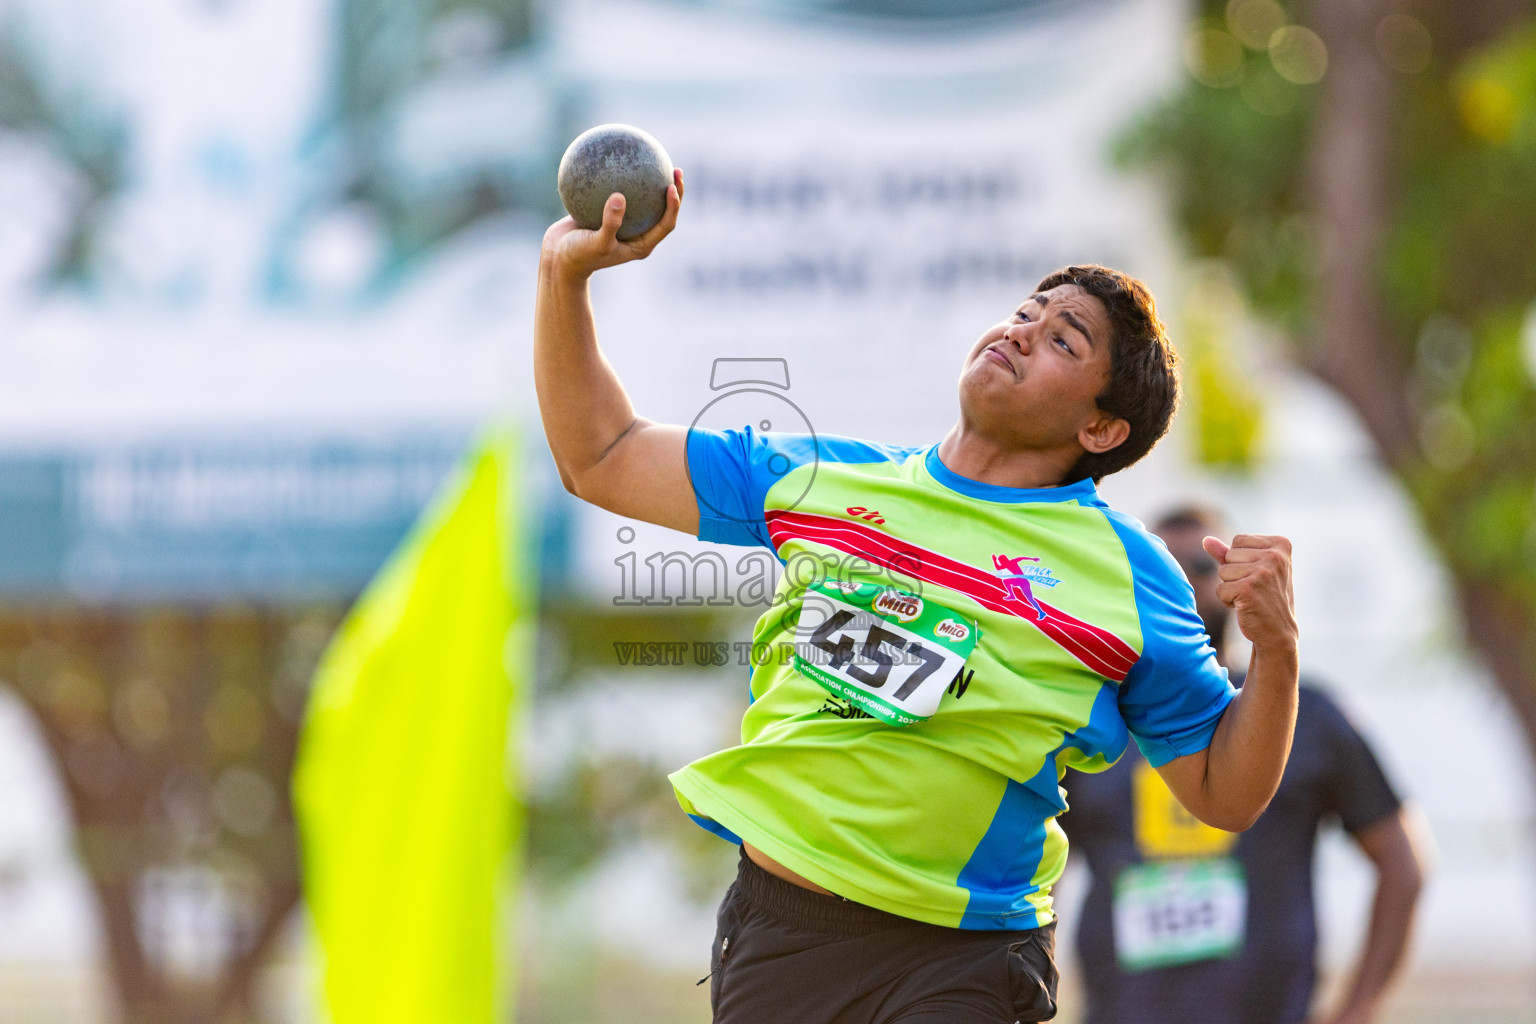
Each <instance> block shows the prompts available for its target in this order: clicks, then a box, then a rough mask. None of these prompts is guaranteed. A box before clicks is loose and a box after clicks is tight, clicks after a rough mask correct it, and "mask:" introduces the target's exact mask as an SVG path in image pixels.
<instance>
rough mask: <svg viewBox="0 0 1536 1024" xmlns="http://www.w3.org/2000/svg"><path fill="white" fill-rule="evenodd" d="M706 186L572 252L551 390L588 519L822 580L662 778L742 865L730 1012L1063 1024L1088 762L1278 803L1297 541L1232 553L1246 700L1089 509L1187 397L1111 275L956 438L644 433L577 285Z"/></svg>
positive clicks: (1043, 327) (540, 370) (1151, 546)
mask: <svg viewBox="0 0 1536 1024" xmlns="http://www.w3.org/2000/svg"><path fill="white" fill-rule="evenodd" d="M682 184H683V183H682V174H681V172H677V173H676V174H675V177H674V183H673V187H672V188H671V189H669V190H668V194H667V210H666V215H665V216H664V217H663V219H662V221H661V222H660V223H659V224H657V225H656V227H655V228H653V229H652V230H651V231H649V232H647V233H646V234H645V235H642V236H641V237H639V238H636V239H634V240H632V241H631V242H627V243H626V242H620V241H618V239H617V237H616V231H617V229H618V224H619V221H620V219H621V216H622V199H620V198H619V197H615V199H614V200H611V201H610V206H609V207H608V208H607V210H606V212H605V215H604V219H603V224H602V227H601V228H600V229H598V230H596V231H584V230H581V229H579V228H577V227H576V226H575V225H574V224H573V223H572V222H571V221H570V220H569V219H567V220H563V221H561V222H559V223H557V224H555V225H554V226H553V227H551V228H550V229H549V231H548V233H547V234H546V235H545V238H544V249H543V256H542V259H541V261H540V270H539V292H538V306H537V313H536V323H535V337H534V375H535V382H536V385H537V390H538V396H539V405H540V410H541V412H542V415H543V420H544V427H545V431H546V434H547V436H548V440H549V446H550V450H551V452H552V453H553V454H554V458H555V462H556V465H557V466H558V467H559V471H560V475H561V479H562V480H563V481H564V483H565V485H566V487H567V488H568V489H569V490H571V491H572V492H573V493H575V494H576V495H578V496H580V497H581V498H583V499H585V500H587V501H590V502H592V503H593V504H596V505H599V506H601V507H603V508H606V509H609V510H611V511H613V512H616V513H619V514H620V515H625V516H629V517H632V518H636V519H641V520H645V521H648V522H652V523H658V524H660V525H663V526H668V527H671V528H674V529H678V530H684V531H687V532H689V533H692V534H695V535H697V536H698V537H700V538H701V539H704V540H708V541H714V542H718V543H724V544H741V545H761V546H765V547H768V548H770V549H771V550H773V551H774V552H775V553H776V554H777V555H778V557H779V558H780V559H781V560H784V561H785V562H786V563H790V562H794V561H797V560H805V559H810V560H812V561H811V563H810V564H814V565H820V566H826V567H829V568H827V570H826V572H825V573H824V575H823V576H822V577H820V578H814V574H812V576H813V578H809V579H808V578H806V574H805V573H800V572H797V573H790V572H785V573H784V575H783V578H782V580H781V582H780V584H779V589H778V593H777V594H776V595H775V598H774V604H773V606H772V607H770V609H769V611H768V612H767V613H766V614H765V615H764V616H763V618H762V619H761V620H760V621H759V623H758V626H757V629H756V631H755V633H754V640H756V641H759V642H760V643H763V644H766V645H767V647H768V649H771V650H773V651H775V652H779V651H781V650H782V651H784V652H786V653H791V654H792V655H793V656H792V657H783V658H781V657H778V656H777V653H776V654H775V656H774V657H772V658H771V660H770V661H769V662H768V663H765V664H759V665H757V666H756V667H755V668H754V670H753V673H752V676H751V686H752V695H753V702H752V704H751V706H750V708H749V709H748V711H747V712H746V715H745V717H744V718H743V721H742V734H741V744H740V745H739V746H735V747H731V748H728V749H726V750H722V751H719V752H718V753H715V754H712V755H710V756H708V757H705V758H701V759H700V760H698V761H696V762H694V763H693V764H691V765H688V766H687V767H685V768H683V769H681V770H679V771H678V772H676V773H674V774H673V775H672V776H671V779H672V782H673V785H674V788H675V789H676V792H677V796H678V801H679V803H680V804H681V805H682V807H683V810H684V811H686V812H687V813H688V814H689V815H690V816H691V817H692V818H693V819H694V820H695V821H696V822H698V823H699V824H700V825H702V826H703V827H705V828H706V829H709V830H710V831H712V832H715V833H716V834H718V835H720V836H721V837H722V838H725V839H728V840H731V841H733V842H736V843H739V844H741V846H742V859H741V865H740V869H739V874H738V877H737V881H736V883H735V884H734V885H733V886H732V887H731V889H730V891H729V892H728V893H727V895H726V899H725V901H724V903H723V904H722V905H721V908H720V913H719V919H718V923H719V928H718V931H717V934H716V936H715V942H714V946H713V949H712V951H711V958H710V996H711V1005H712V1008H713V1010H714V1015H715V1017H714V1019H715V1020H716V1021H717V1022H718V1024H745V1022H749V1021H750V1022H752V1024H765V1022H774V1021H786V1022H789V1021H793V1022H796V1024H898V1022H899V1024H995V1022H999V1021H1002V1022H1008V1021H1037V1020H1048V1019H1050V1018H1051V1017H1052V1016H1054V1014H1055V1011H1056V970H1055V966H1054V962H1053V950H1054V937H1053V936H1054V926H1055V915H1054V913H1053V911H1052V905H1051V886H1052V885H1053V884H1054V883H1055V881H1056V879H1057V878H1058V877H1059V876H1060V874H1061V870H1062V867H1063V864H1064V862H1065V855H1066V839H1065V836H1064V835H1063V833H1062V831H1061V829H1060V827H1059V825H1058V823H1057V821H1056V819H1057V817H1058V816H1059V815H1060V814H1061V813H1062V812H1063V811H1064V810H1065V809H1066V805H1065V801H1064V799H1063V795H1062V790H1061V789H1060V787H1059V785H1058V781H1059V779H1060V777H1061V775H1062V773H1063V772H1064V771H1065V769H1066V768H1067V767H1076V768H1080V769H1082V770H1086V771H1097V770H1102V769H1103V768H1104V767H1106V766H1107V765H1108V764H1109V763H1112V762H1113V761H1115V760H1116V759H1118V758H1119V757H1120V756H1121V754H1122V753H1123V752H1124V750H1125V748H1126V745H1127V743H1128V742H1130V741H1131V740H1132V739H1134V741H1135V742H1136V743H1137V744H1138V745H1139V746H1140V747H1141V750H1142V752H1143V753H1144V754H1145V755H1146V756H1147V759H1148V760H1149V761H1150V762H1151V763H1152V764H1153V765H1154V766H1155V767H1156V768H1157V769H1158V770H1159V771H1160V772H1161V773H1162V775H1163V777H1164V778H1165V779H1166V780H1167V782H1168V785H1169V787H1170V789H1171V790H1172V791H1173V792H1174V794H1175V795H1176V796H1177V797H1178V799H1179V801H1180V802H1181V803H1183V804H1184V806H1185V807H1186V808H1188V809H1189V811H1190V812H1191V813H1193V814H1194V815H1195V816H1197V817H1199V818H1200V819H1201V820H1203V821H1205V822H1207V823H1208V824H1211V825H1215V826H1217V827H1219V828H1226V829H1232V830H1238V829H1243V828H1246V827H1247V826H1248V825H1249V824H1251V823H1252V822H1253V821H1254V819H1255V818H1256V817H1257V816H1258V815H1259V813H1260V812H1261V811H1262V810H1263V809H1264V807H1265V805H1266V804H1267V803H1268V801H1269V799H1270V798H1271V796H1272V795H1273V794H1274V791H1275V787H1276V785H1277V784H1278V781H1279V779H1280V776H1281V773H1282V770H1283V768H1284V765H1285V760H1286V756H1287V752H1288V750H1289V745H1290V740H1291V731H1292V728H1293V725H1294V722H1295V715H1296V674H1297V669H1296V666H1297V636H1296V624H1295V617H1294V614H1293V611H1292V599H1291V582H1290V547H1289V544H1288V543H1287V542H1286V541H1285V540H1284V539H1283V538H1278V537H1258V536H1248V535H1240V536H1238V537H1235V538H1233V541H1232V544H1231V546H1230V547H1228V546H1227V545H1226V544H1223V543H1222V542H1220V541H1218V540H1216V539H1215V538H1212V539H1211V540H1210V541H1209V542H1208V544H1209V546H1210V551H1211V554H1212V555H1213V557H1216V558H1217V560H1218V561H1219V562H1220V563H1221V568H1220V573H1221V577H1222V580H1223V582H1222V588H1223V589H1222V594H1221V596H1222V599H1223V600H1225V601H1227V602H1228V603H1229V604H1230V605H1232V607H1234V608H1235V609H1236V612H1237V618H1238V623H1239V626H1240V627H1241V629H1242V630H1243V632H1244V633H1245V634H1246V635H1247V636H1248V637H1249V639H1251V640H1252V641H1253V663H1252V668H1251V670H1250V672H1249V675H1248V679H1247V683H1246V684H1245V686H1244V688H1243V691H1242V693H1241V695H1239V694H1237V693H1236V691H1235V690H1234V689H1233V688H1232V686H1231V685H1230V683H1229V682H1228V681H1227V677H1226V672H1225V670H1224V669H1222V668H1220V666H1219V665H1218V664H1217V662H1216V659H1215V656H1214V653H1213V652H1212V650H1211V649H1210V646H1209V644H1208V643H1207V637H1206V635H1205V632H1204V628H1203V626H1202V624H1201V620H1200V618H1199V616H1198V615H1197V613H1196V610H1195V606H1194V599H1193V594H1192V592H1191V590H1190V586H1189V583H1188V581H1187V580H1186V579H1185V577H1184V576H1183V573H1182V571H1181V570H1180V569H1179V568H1178V565H1177V563H1175V562H1174V561H1173V559H1172V558H1171V557H1170V556H1169V554H1168V552H1167V550H1166V549H1165V548H1164V547H1163V546H1162V543H1161V542H1160V541H1158V540H1157V539H1155V538H1154V537H1152V536H1151V535H1150V534H1148V533H1147V532H1146V530H1145V529H1144V528H1143V527H1142V526H1141V524H1140V523H1138V522H1137V521H1136V520H1134V519H1132V518H1130V517H1129V516H1125V515H1123V514H1122V513H1119V512H1117V511H1115V510H1114V509H1111V508H1110V507H1109V506H1108V505H1106V504H1105V503H1104V501H1103V500H1102V499H1101V498H1100V497H1099V495H1098V492H1097V489H1096V486H1095V484H1096V481H1097V480H1099V479H1100V478H1101V477H1103V476H1106V475H1108V474H1110V473H1114V472H1116V471H1118V470H1120V469H1123V468H1125V467H1126V466H1129V465H1131V464H1132V463H1134V462H1136V461H1137V460H1139V459H1140V458H1141V457H1142V456H1144V455H1145V454H1146V453H1147V452H1148V451H1150V450H1151V448H1152V447H1153V446H1154V445H1155V444H1156V443H1157V441H1158V440H1159V439H1160V438H1161V437H1162V436H1163V434H1164V433H1165V432H1166V430H1167V428H1168V423H1169V421H1170V420H1171V418H1172V415H1173V411H1174V408H1175V405H1176V403H1177V396H1178V378H1177V367H1176V358H1175V356H1174V354H1173V350H1172V347H1171V345H1170V344H1169V342H1168V340H1167V336H1166V333H1165V332H1164V329H1163V326H1162V324H1161V322H1160V321H1159V320H1158V318H1157V315H1156V309H1155V306H1154V304H1153V301H1152V297H1151V295H1150V293H1148V292H1147V290H1146V288H1145V286H1143V285H1142V284H1141V283H1140V282H1138V281H1136V280H1134V279H1133V278H1130V277H1128V276H1126V275H1124V274H1122V273H1119V272H1118V271H1114V270H1110V269H1108V268H1104V267H1096V266H1074V267H1066V268H1063V269H1062V270H1060V271H1057V272H1055V273H1053V274H1051V275H1048V276H1047V277H1046V278H1045V279H1044V280H1043V281H1041V282H1040V284H1039V285H1038V286H1037V288H1036V289H1035V290H1034V292H1033V293H1032V294H1030V295H1028V296H1026V297H1025V298H1024V301H1023V302H1021V303H1020V304H1019V306H1018V307H1017V308H1016V309H1015V310H1013V311H1011V312H1009V313H1008V315H1007V316H1006V317H1005V318H1004V319H1003V320H1001V321H1000V322H998V323H997V324H995V325H993V326H992V327H990V328H988V329H987V330H985V331H984V332H983V333H982V335H981V337H980V338H979V339H978V340H977V341H976V342H975V343H974V344H973V345H972V346H971V348H970V350H969V352H968V353H967V354H966V356H965V357H964V359H963V361H962V365H961V372H960V384H959V405H960V415H959V418H958V420H957V422H956V423H955V425H954V427H953V428H951V429H950V431H949V432H948V433H947V434H946V436H945V437H944V438H943V439H942V440H940V441H939V442H937V443H934V444H928V445H923V446H918V447H903V446H895V445H886V444H878V443H874V442H870V441H864V440H858V439H854V438H846V437H831V436H826V435H820V436H815V437H813V436H810V435H797V434H780V433H762V432H758V431H756V430H755V429H753V428H752V427H750V426H747V427H743V428H742V429H740V430H728V431H708V430H694V431H692V432H690V431H688V430H686V429H685V428H683V427H680V426H668V425H662V424H657V423H653V422H651V421H649V420H646V419H643V418H641V417H639V416H638V415H637V414H636V413H635V410H634V408H633V407H632V405H631V404H630V401H629V398H628V396H627V395H626V394H625V392H624V388H623V386H622V384H621V383H620V382H619V380H618V378H617V377H616V376H615V374H614V372H613V369H612V367H610V366H609V364H608V362H607V361H606V360H605V359H604V358H603V355H602V352H601V351H600V349H599V347H598V343H597V334H596V328H595V324H594V320H593V314H592V308H591V304H590V302H589V300H588V294H587V281H588V278H589V277H590V276H591V275H592V274H593V273H595V272H596V271H598V270H600V269H603V268H606V267H610V266H613V265H615V264H618V263H623V262H626V261H628V260H632V259H641V258H644V257H646V256H648V255H650V253H651V252H652V251H653V250H654V249H655V247H656V246H657V245H658V243H660V242H661V241H662V239H664V238H665V237H666V236H667V235H668V234H669V233H670V232H671V231H672V230H673V228H674V227H675V226H676V224H677V220H678V211H679V207H680V204H681V200H682V193H683V187H682ZM940 341H942V339H936V343H938V342H940ZM847 343H848V344H862V343H863V342H862V340H861V339H859V338H849V339H848V342H847ZM857 383H858V382H854V381H850V382H849V386H850V388H851V387H855V386H857ZM926 388H927V385H926V382H925V381H921V380H913V381H912V382H911V389H912V393H911V394H903V395H892V396H891V401H892V402H893V403H897V404H898V405H906V404H910V403H912V402H917V401H932V400H935V398H936V397H937V396H933V395H928V394H924V393H923V392H924V391H925V390H926ZM876 508H878V510H879V512H878V515H871V514H870V510H872V509H876ZM800 564H805V563H804V562H803V561H800ZM830 567H838V568H836V569H833V568H830ZM897 655H900V657H898V656H897ZM854 965H856V966H854Z"/></svg>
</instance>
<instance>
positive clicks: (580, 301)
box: [533, 170, 699, 533]
mask: <svg viewBox="0 0 1536 1024" xmlns="http://www.w3.org/2000/svg"><path fill="white" fill-rule="evenodd" d="M682 197H683V172H682V171H680V170H678V171H674V172H673V177H672V185H671V186H670V187H669V188H668V189H667V212H666V213H665V214H664V215H663V216H662V218H661V221H660V222H659V223H658V224H657V225H656V226H655V227H653V228H651V229H650V230H649V231H647V232H646V233H645V234H643V235H640V236H639V237H637V238H632V239H630V240H629V241H627V242H623V241H619V239H618V230H619V223H620V221H622V220H623V219H624V197H623V196H622V195H620V194H618V193H614V194H613V196H611V197H610V198H609V200H608V204H607V206H605V207H604V208H603V225H602V227H601V228H599V229H598V230H596V231H586V230H583V229H582V228H578V227H577V226H576V223H575V221H573V220H571V218H569V217H566V218H565V219H563V220H560V221H557V222H555V223H554V224H553V225H551V226H550V228H549V230H548V231H546V232H545V233H544V246H543V250H542V252H541V253H540V256H539V293H538V302H537V306H536V308H535V312H534V321H533V379H534V387H535V389H536V390H537V392H538V396H539V414H540V415H541V416H542V417H543V420H544V435H545V437H546V438H547V439H548V441H549V450H550V453H551V454H553V455H554V457H555V466H556V467H557V468H558V469H559V471H560V480H561V482H562V483H564V484H565V488H566V490H568V491H570V492H571V493H572V494H574V495H576V496H577V497H579V498H582V499H584V500H586V501H590V502H591V503H592V504H594V505H598V506H601V507H602V508H606V509H608V510H609V511H611V512H617V513H619V514H620V515H623V516H628V517H630V518H632V519H641V520H644V521H646V522H651V523H658V524H660V525H662V526H669V527H671V528H672V529H674V530H683V531H686V532H688V533H697V532H698V524H699V510H698V504H697V502H696V501H695V499H694V496H693V488H692V486H691V485H690V483H689V480H688V470H687V436H688V431H687V428H686V427H681V426H669V425H665V424H659V423H652V422H651V421H650V420H647V419H642V418H641V417H639V416H637V415H635V409H634V406H633V405H631V404H630V401H629V395H627V394H626V393H625V391H624V385H623V384H621V383H620V382H619V378H618V375H617V374H615V373H614V372H613V367H612V366H610V365H609V363H608V360H607V359H606V358H605V357H604V356H603V353H602V350H601V349H599V348H598V344H597V326H596V324H595V322H594V320H593V316H592V303H591V300H590V298H589V296H588V291H587V281H588V279H589V278H590V277H591V276H592V275H593V274H594V273H595V272H597V271H598V270H601V269H603V268H604V267H611V266H615V265H617V264H620V263H628V262H629V261H630V260H640V259H644V258H645V257H647V256H649V255H650V253H651V250H652V249H654V248H656V245H657V243H659V242H660V241H661V240H662V239H663V238H665V237H667V235H668V234H669V233H671V231H672V228H673V227H675V226H676V224H677V212H678V207H679V206H680V204H681V203H682Z"/></svg>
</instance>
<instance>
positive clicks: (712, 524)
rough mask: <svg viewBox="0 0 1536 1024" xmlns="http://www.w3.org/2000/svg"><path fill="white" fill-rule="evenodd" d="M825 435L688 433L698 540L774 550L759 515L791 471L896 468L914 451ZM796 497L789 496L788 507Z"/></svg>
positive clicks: (745, 431)
mask: <svg viewBox="0 0 1536 1024" xmlns="http://www.w3.org/2000/svg"><path fill="white" fill-rule="evenodd" d="M917 450H918V449H915V448H905V447H901V446H899V445H883V444H875V443H874V442H871V441H860V440H858V439H856V438H851V437H839V436H835V435H827V434H821V435H816V434H781V433H773V432H770V433H762V432H760V431H757V430H753V429H752V427H750V426H745V427H742V428H741V429H740V430H705V429H702V428H699V427H694V428H693V429H691V430H689V431H688V476H689V479H690V480H691V481H692V482H693V496H694V499H695V500H696V501H697V502H698V504H699V539H700V540H707V541H713V542H715V543H717V544H744V545H758V544H761V545H762V546H763V547H766V548H769V549H770V550H771V549H772V548H773V542H772V541H771V540H770V539H769V537H768V526H767V523H766V522H765V521H764V519H763V509H764V506H765V505H766V503H767V500H768V491H769V490H770V489H771V488H772V487H773V485H774V484H776V483H778V482H779V481H780V480H782V479H784V477H786V476H788V475H789V474H790V473H793V472H794V471H795V470H797V469H800V468H802V467H805V466H810V467H811V469H810V470H808V472H814V469H815V466H816V465H817V464H818V463H820V462H842V463H860V462H900V461H901V460H902V459H904V458H906V457H907V456H908V455H910V454H912V453H913V452H915V451H917ZM795 498H796V496H795V495H791V496H790V500H791V504H792V503H793V501H794V500H795Z"/></svg>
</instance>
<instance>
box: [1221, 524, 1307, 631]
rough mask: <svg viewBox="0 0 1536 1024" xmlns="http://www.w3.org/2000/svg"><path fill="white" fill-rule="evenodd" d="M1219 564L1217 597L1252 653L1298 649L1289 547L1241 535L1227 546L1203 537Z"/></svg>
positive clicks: (1282, 541)
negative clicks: (1265, 649) (1231, 614)
mask: <svg viewBox="0 0 1536 1024" xmlns="http://www.w3.org/2000/svg"><path fill="white" fill-rule="evenodd" d="M1202 543H1203V544H1204V545H1205V550H1206V551H1207V552H1208V553H1209V554H1210V556H1211V557H1212V558H1214V559H1216V561H1217V562H1218V563H1219V564H1220V569H1219V570H1218V571H1217V575H1218V577H1219V578H1220V579H1221V582H1220V583H1219V584H1218V585H1217V587H1216V596H1218V597H1220V598H1221V600H1222V602H1223V603H1224V604H1226V606H1227V607H1228V608H1231V609H1233V610H1234V611H1236V612H1237V626H1238V628H1239V629H1241V630H1242V631H1243V635H1244V636H1246V637H1247V638H1248V639H1249V640H1251V641H1253V644H1254V646H1255V647H1276V646H1289V647H1292V648H1294V647H1295V646H1296V638H1297V628H1296V597H1295V594H1294V593H1293V592H1292V589H1291V542H1290V541H1289V540H1287V539H1286V538H1284V537H1266V536H1263V535H1261V534H1253V533H1240V534H1238V535H1237V536H1236V537H1233V538H1232V544H1231V545H1230V546H1228V545H1226V544H1224V543H1222V542H1221V541H1219V540H1217V539H1216V538H1215V537H1207V538H1205V540H1204V541H1203V542H1202Z"/></svg>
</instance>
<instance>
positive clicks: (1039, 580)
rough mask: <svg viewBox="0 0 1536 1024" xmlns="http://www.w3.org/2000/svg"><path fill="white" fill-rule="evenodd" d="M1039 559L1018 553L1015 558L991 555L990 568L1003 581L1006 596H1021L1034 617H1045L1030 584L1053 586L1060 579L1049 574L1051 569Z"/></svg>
mask: <svg viewBox="0 0 1536 1024" xmlns="http://www.w3.org/2000/svg"><path fill="white" fill-rule="evenodd" d="M1039 561H1040V559H1038V558H1031V557H1029V556H1028V555H1019V556H1018V557H1017V558H1009V557H1008V556H1007V555H993V556H992V568H994V569H996V570H997V576H998V579H1000V580H1002V581H1003V591H1004V593H1005V594H1007V596H1008V597H1010V598H1013V597H1018V598H1023V599H1024V600H1025V601H1028V602H1029V606H1030V607H1031V608H1033V609H1034V610H1035V618H1036V619H1037V620H1038V619H1043V618H1045V609H1044V608H1042V607H1040V602H1039V601H1037V600H1036V599H1035V592H1034V589H1033V587H1032V584H1039V585H1040V586H1042V587H1054V586H1055V585H1056V584H1058V583H1060V582H1061V580H1060V579H1058V578H1057V577H1055V576H1052V575H1051V570H1050V569H1048V568H1046V567H1045V566H1043V565H1039V564H1038V563H1039ZM1025 562H1035V563H1037V564H1035V565H1025V564H1024V563H1025Z"/></svg>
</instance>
